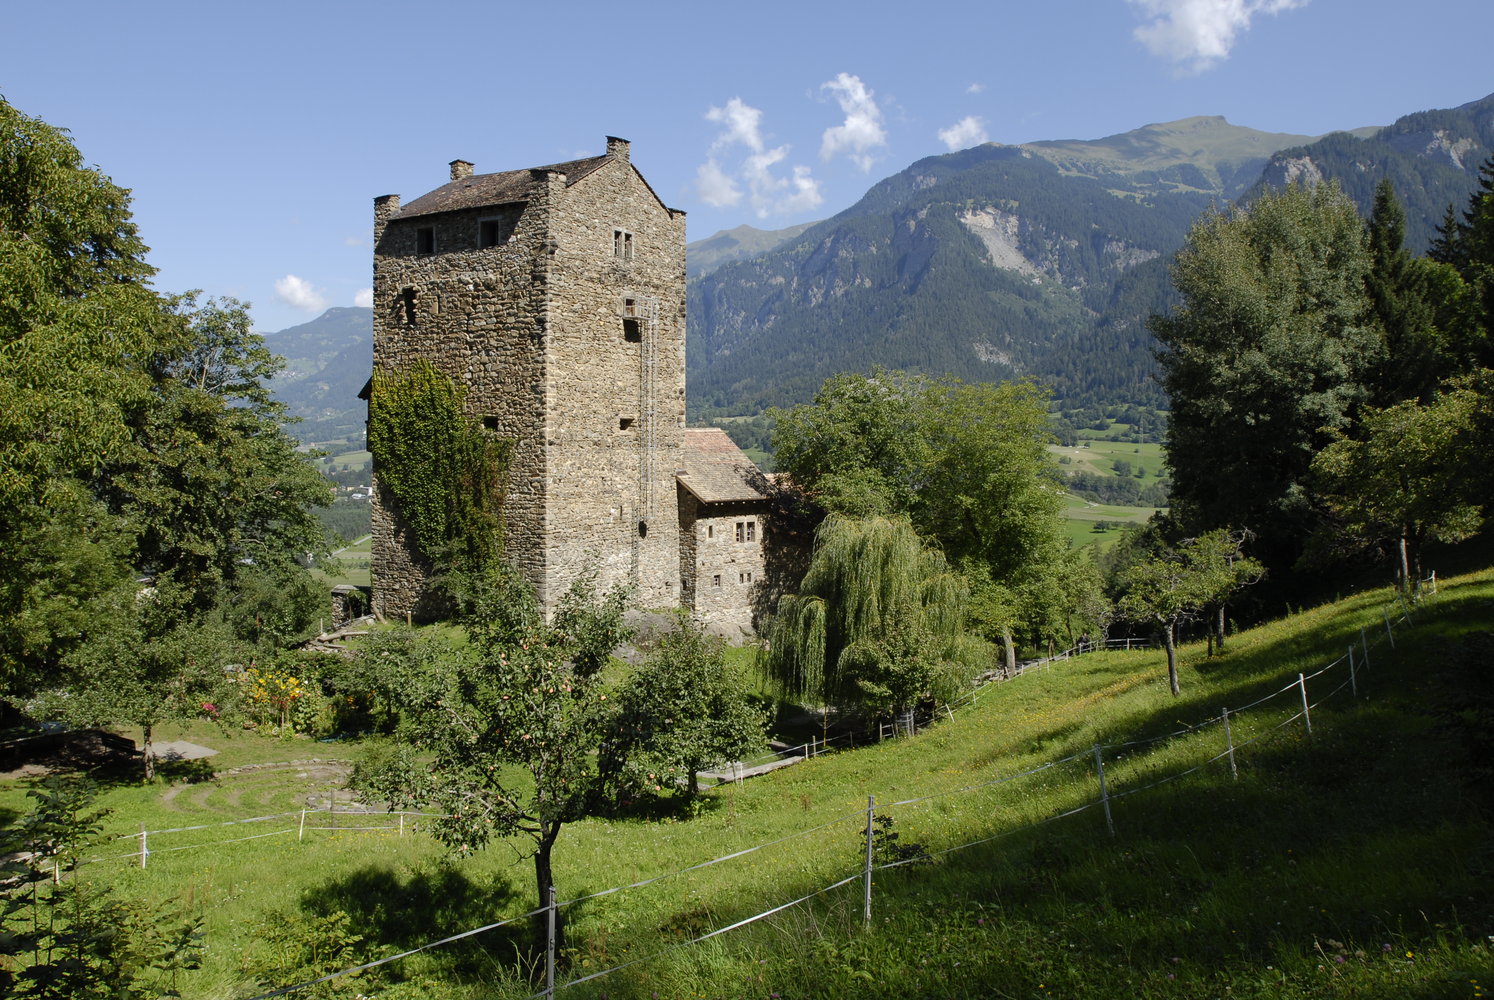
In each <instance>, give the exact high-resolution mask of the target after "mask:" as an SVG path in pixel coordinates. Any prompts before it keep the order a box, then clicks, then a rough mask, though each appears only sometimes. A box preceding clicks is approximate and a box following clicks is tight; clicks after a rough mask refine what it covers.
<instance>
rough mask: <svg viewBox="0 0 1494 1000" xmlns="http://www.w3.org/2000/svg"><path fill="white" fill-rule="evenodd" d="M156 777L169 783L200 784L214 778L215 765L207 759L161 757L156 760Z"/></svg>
mask: <svg viewBox="0 0 1494 1000" xmlns="http://www.w3.org/2000/svg"><path fill="white" fill-rule="evenodd" d="M156 777H157V778H160V779H162V780H163V781H165V782H166V783H167V784H168V785H176V784H182V785H200V784H202V783H203V782H204V781H212V780H213V766H212V764H210V763H208V761H207V760H206V759H199V760H183V759H181V758H172V757H161V758H157V760H156Z"/></svg>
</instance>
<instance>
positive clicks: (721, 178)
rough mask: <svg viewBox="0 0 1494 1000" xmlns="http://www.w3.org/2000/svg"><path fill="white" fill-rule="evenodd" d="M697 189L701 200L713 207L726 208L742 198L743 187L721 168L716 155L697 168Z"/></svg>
mask: <svg viewBox="0 0 1494 1000" xmlns="http://www.w3.org/2000/svg"><path fill="white" fill-rule="evenodd" d="M695 189H696V190H697V191H698V192H700V197H701V200H702V201H704V202H705V203H706V204H707V205H710V206H711V207H712V208H726V207H727V206H728V205H735V204H737V203H738V202H740V201H741V200H742V189H741V188H739V187H737V182H736V181H734V180H732V179H731V177H730V176H728V175H727V173H726V171H724V170H722V169H721V164H720V163H718V162H717V161H716V158H715V157H714V156H713V157H711V158H710V159H708V160H706V161H705V162H704V163H702V164H701V165H700V166H699V167H698V168H697V169H696V171H695Z"/></svg>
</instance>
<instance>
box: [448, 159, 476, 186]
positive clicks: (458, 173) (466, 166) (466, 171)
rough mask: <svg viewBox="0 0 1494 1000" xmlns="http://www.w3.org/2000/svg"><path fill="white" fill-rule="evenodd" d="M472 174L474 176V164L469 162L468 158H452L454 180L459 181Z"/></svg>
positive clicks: (452, 177)
mask: <svg viewBox="0 0 1494 1000" xmlns="http://www.w3.org/2000/svg"><path fill="white" fill-rule="evenodd" d="M471 176H472V164H470V163H468V162H467V161H466V160H452V161H451V179H452V180H454V181H459V180H462V179H463V178H466V177H471Z"/></svg>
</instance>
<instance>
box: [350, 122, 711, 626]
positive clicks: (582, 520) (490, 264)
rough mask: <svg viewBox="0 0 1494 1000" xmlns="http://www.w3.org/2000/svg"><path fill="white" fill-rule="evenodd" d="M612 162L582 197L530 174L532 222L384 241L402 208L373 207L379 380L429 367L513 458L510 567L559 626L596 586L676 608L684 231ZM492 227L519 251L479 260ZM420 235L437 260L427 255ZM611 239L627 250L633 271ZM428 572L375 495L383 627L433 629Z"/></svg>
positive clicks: (406, 227) (513, 216) (454, 221)
mask: <svg viewBox="0 0 1494 1000" xmlns="http://www.w3.org/2000/svg"><path fill="white" fill-rule="evenodd" d="M609 154H610V156H609V159H608V161H607V162H605V163H603V164H602V165H601V166H599V167H598V168H597V169H595V170H593V171H592V172H591V173H590V174H588V175H586V176H584V177H582V178H581V179H579V180H578V181H576V183H574V184H571V185H569V186H568V185H567V183H566V178H565V177H564V176H563V175H561V174H557V173H554V172H548V173H547V172H541V171H535V172H534V176H533V183H532V185H531V189H530V193H529V196H528V199H527V202H526V203H525V204H523V205H521V206H496V207H485V208H480V209H470V210H462V211H449V212H443V213H440V214H433V215H423V216H417V217H414V218H410V219H397V218H396V219H391V220H388V221H387V224H386V223H385V221H384V220H385V219H387V218H388V216H390V215H392V214H393V212H394V211H395V209H397V205H398V201H397V199H395V200H394V202H393V204H392V205H391V203H390V202H389V201H388V200H387V199H381V200H380V201H379V202H377V203H376V213H375V215H376V222H375V257H374V364H375V366H376V367H378V368H381V369H387V368H401V367H407V366H409V365H410V364H412V363H413V362H415V361H416V360H418V359H422V358H423V359H426V360H429V361H430V362H431V363H432V364H433V365H435V366H436V368H437V369H438V370H440V371H442V372H444V373H445V374H447V375H448V376H450V377H451V378H452V379H453V380H454V381H456V382H457V383H459V384H460V385H463V386H465V387H466V388H467V390H468V396H467V404H466V405H467V409H468V412H469V413H471V414H472V415H473V416H474V417H477V418H480V419H482V420H483V421H484V423H485V425H486V426H488V427H490V428H491V429H492V430H493V432H494V433H495V434H498V435H499V436H501V437H504V438H507V439H509V440H511V441H513V443H514V451H513V459H512V464H511V467H510V484H509V490H508V496H507V500H506V503H505V508H504V514H505V520H506V528H507V533H506V538H505V541H506V545H507V553H508V556H509V558H511V559H512V560H514V561H515V562H516V563H517V565H518V566H519V567H520V568H521V569H522V570H523V571H524V573H525V574H526V575H527V576H528V577H529V579H530V580H531V582H533V583H534V585H535V587H536V590H537V592H538V595H539V597H540V600H541V602H542V603H543V604H544V605H545V607H546V608H547V609H552V608H553V607H554V604H555V602H556V601H558V599H559V597H560V595H561V594H562V593H563V592H564V590H565V589H566V588H567V587H568V586H569V584H570V583H571V581H572V580H574V579H576V578H577V577H578V576H580V575H582V574H584V573H587V572H593V571H594V572H596V573H597V574H598V576H599V579H600V582H601V583H602V584H603V585H604V586H610V585H614V584H628V585H631V586H633V587H634V588H635V589H636V594H637V599H638V600H639V601H640V602H641V603H642V604H644V605H645V606H649V607H657V606H673V605H677V604H678V603H679V562H678V549H677V542H678V536H677V530H678V529H677V520H676V512H675V486H674V474H675V471H676V469H677V467H678V465H679V461H678V456H679V450H680V446H681V435H682V428H683V427H684V414H685V399H684V396H685V374H684V368H685V348H684V340H685V316H684V312H685V223H684V214H683V213H681V212H675V211H672V210H670V209H668V208H666V207H664V206H663V205H662V204H660V203H659V201H658V199H657V198H656V197H655V196H654V194H653V192H652V191H651V190H650V189H649V188H648V186H647V184H646V183H644V181H643V179H642V178H641V177H640V176H639V175H638V173H637V171H636V170H634V169H633V167H632V165H631V163H630V162H629V160H628V151H627V145H626V144H625V143H617V144H615V145H614V144H613V143H609ZM484 220H498V222H499V228H500V230H501V231H502V232H504V233H509V234H510V235H509V238H508V241H507V242H506V243H503V244H502V245H500V246H495V247H489V248H480V247H479V246H478V245H477V244H478V233H479V224H480V223H481V222H482V221H484ZM425 227H430V228H433V229H434V243H435V247H434V250H435V252H434V253H420V252H419V249H420V247H419V245H418V242H417V230H419V229H421V228H425ZM615 233H627V234H628V240H627V241H626V249H627V251H628V252H627V253H626V254H622V253H620V251H621V250H622V249H623V242H622V241H621V240H619V239H614V234H615ZM628 300H631V301H632V308H631V311H632V313H633V314H634V315H632V316H626V317H625V311H627V307H626V305H625V303H626V302H627V301H628ZM625 318H626V319H631V320H635V321H636V322H635V323H633V324H630V325H627V326H625V324H624V320H625ZM375 479H376V480H377V468H375ZM428 569H429V567H428V566H426V565H424V564H423V562H422V560H421V559H420V557H419V555H418V553H415V552H413V551H412V547H411V545H410V544H409V540H408V539H406V538H405V537H404V535H403V532H402V531H401V530H400V529H399V526H398V524H397V517H396V512H395V511H393V510H392V509H391V504H390V498H389V497H388V496H387V494H386V492H385V491H384V490H382V489H379V488H377V486H376V490H375V503H374V557H373V574H374V586H375V606H376V608H377V610H379V611H380V612H381V613H383V614H385V615H390V616H402V615H404V614H405V613H406V611H407V610H411V609H413V610H414V611H415V613H416V614H417V615H419V614H421V611H422V609H424V610H426V611H427V612H431V611H434V609H431V608H429V606H428V605H426V604H424V603H423V601H422V595H423V593H424V581H425V577H426V574H427V572H428Z"/></svg>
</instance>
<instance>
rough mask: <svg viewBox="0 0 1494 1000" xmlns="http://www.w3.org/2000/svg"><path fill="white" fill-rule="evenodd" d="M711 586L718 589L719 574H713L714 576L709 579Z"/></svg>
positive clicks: (719, 582) (719, 584) (719, 583)
mask: <svg viewBox="0 0 1494 1000" xmlns="http://www.w3.org/2000/svg"><path fill="white" fill-rule="evenodd" d="M711 586H713V587H719V586H721V574H720V573H717V574H715V575H714V576H712V577H711Z"/></svg>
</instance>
